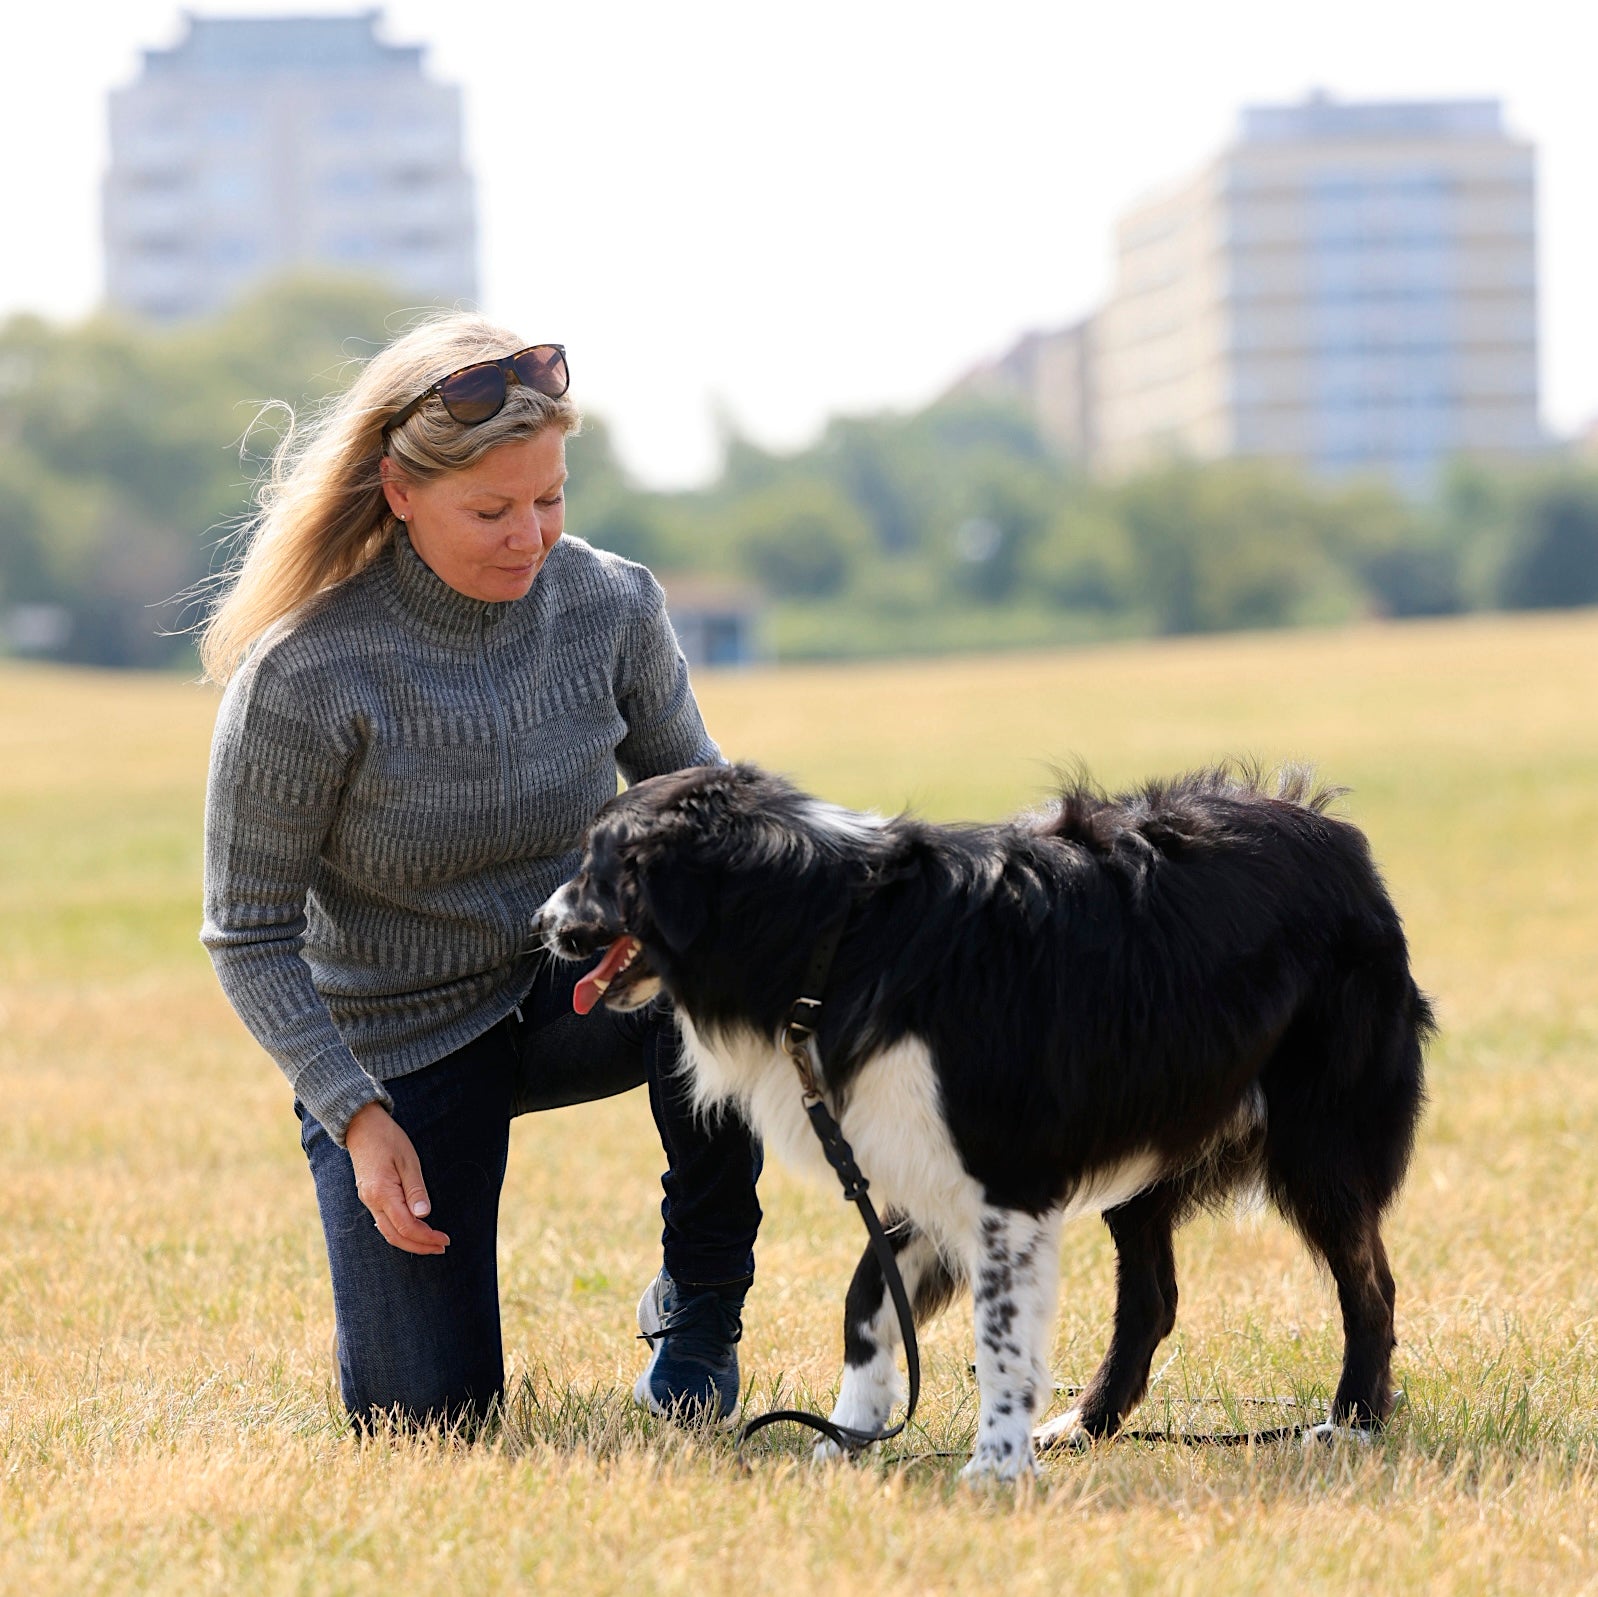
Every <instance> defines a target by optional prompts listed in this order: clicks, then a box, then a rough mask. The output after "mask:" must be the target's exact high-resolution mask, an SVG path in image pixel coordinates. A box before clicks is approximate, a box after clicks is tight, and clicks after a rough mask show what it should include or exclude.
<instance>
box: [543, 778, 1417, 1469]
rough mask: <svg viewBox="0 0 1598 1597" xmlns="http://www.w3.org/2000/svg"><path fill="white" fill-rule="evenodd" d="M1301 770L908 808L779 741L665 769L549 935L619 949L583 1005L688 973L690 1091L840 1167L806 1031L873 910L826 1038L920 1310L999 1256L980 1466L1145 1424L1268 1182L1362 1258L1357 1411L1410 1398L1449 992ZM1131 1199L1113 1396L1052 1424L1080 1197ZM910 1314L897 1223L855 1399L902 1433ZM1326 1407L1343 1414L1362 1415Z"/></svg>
mask: <svg viewBox="0 0 1598 1597" xmlns="http://www.w3.org/2000/svg"><path fill="white" fill-rule="evenodd" d="M1328 797H1329V795H1328V794H1326V793H1313V792H1311V791H1310V790H1309V787H1308V785H1307V783H1306V782H1305V780H1304V779H1303V778H1301V777H1288V778H1285V779H1282V780H1280V781H1278V783H1277V784H1276V785H1275V787H1274V788H1273V789H1271V790H1267V785H1266V784H1265V783H1263V782H1262V781H1261V780H1259V779H1258V778H1257V777H1254V776H1252V775H1250V774H1248V773H1241V772H1236V771H1231V770H1219V771H1209V772H1204V773H1200V774H1198V775H1194V776H1188V777H1185V778H1182V779H1180V780H1178V781H1174V782H1170V783H1167V784H1162V785H1151V786H1148V787H1146V788H1144V789H1142V790H1140V791H1137V792H1134V793H1129V794H1126V795H1123V796H1120V797H1116V798H1108V797H1105V796H1103V795H1102V794H1099V793H1096V792H1094V791H1091V790H1089V789H1087V788H1086V787H1072V788H1070V789H1069V790H1067V791H1066V792H1064V793H1062V794H1061V795H1060V797H1059V799H1058V800H1057V802H1055V803H1054V804H1053V805H1051V807H1050V808H1049V809H1048V811H1047V812H1046V813H1039V814H1036V815H1030V816H1027V817H1024V818H1022V819H1019V820H1017V821H1015V822H1013V823H1010V824H1007V825H998V826H958V827H956V826H934V825H930V824H927V823H925V822H922V821H919V820H915V819H913V818H909V817H904V816H901V817H899V818H898V819H895V820H889V821H882V820H879V819H878V818H876V817H872V816H863V815H857V814H854V813H851V812H849V811H846V810H841V809H839V808H837V807H835V806H833V805H829V804H825V803H822V802H820V801H818V800H816V799H814V798H811V797H809V796H807V795H805V794H803V793H800V792H798V791H796V790H795V789H794V788H793V787H792V786H791V785H789V784H788V783H787V782H785V781H783V780H782V779H780V778H778V777H775V776H771V775H768V774H766V773H764V772H762V771H759V770H756V769H754V768H752V767H750V766H746V765H740V766H731V767H724V766H720V767H709V766H707V767H701V768H697V769H694V770H689V771H684V772H680V773H678V774H676V775H673V776H664V777H656V778H654V779H652V780H650V781H645V782H640V783H639V784H638V785H637V786H635V787H633V788H631V789H629V790H628V791H627V792H626V793H624V794H622V795H621V796H619V797H618V798H617V799H616V800H615V801H614V802H613V803H611V804H610V805H608V806H607V807H606V808H605V809H604V810H603V811H602V812H601V813H600V815H599V817H598V818H597V819H596V820H595V822H594V825H593V827H592V829H591V830H590V833H589V836H588V840H587V847H586V850H585V853H584V856H583V862H582V868H581V870H580V871H579V873H578V875H577V876H576V877H575V878H574V879H573V880H572V881H570V882H568V883H567V884H566V885H565V886H564V887H562V888H561V889H560V890H559V891H558V892H557V893H556V894H555V895H554V896H553V897H552V898H551V899H550V900H549V902H548V903H547V904H546V905H545V906H544V908H543V911H542V912H541V915H540V930H541V933H542V935H543V937H544V939H545V942H546V945H547V947H548V948H549V949H550V950H552V951H553V952H554V953H556V954H557V955H560V956H561V957H564V958H568V959H579V958H587V957H591V956H592V955H593V954H594V953H596V952H598V951H599V950H604V951H605V952H604V955H603V958H602V959H601V961H600V963H599V965H598V967H597V968H596V969H595V970H594V971H593V972H591V973H590V974H589V975H588V976H586V977H585V978H584V979H583V981H582V982H581V983H579V987H578V993H577V1000H576V1001H577V1005H578V1007H579V1008H585V1007H588V1006H591V1005H592V1004H593V1003H594V1002H597V1001H598V1000H599V999H600V997H601V996H602V997H603V1001H604V1002H605V1003H606V1004H607V1005H609V1006H611V1007H612V1008H617V1009H629V1008H635V1007H637V1006H639V1005H641V1004H644V1003H647V1002H649V1001H650V1000H651V999H653V998H654V997H655V996H656V994H657V993H659V992H661V991H664V992H666V993H667V994H668V995H669V996H670V998H671V1000H672V1002H673V1003H674V1005H675V1007H676V1013H677V1018H678V1023H679V1025H680V1027H681V1030H682V1037H683V1044H684V1047H683V1056H684V1060H685V1064H686V1067H687V1068H688V1069H689V1070H690V1071H691V1072H692V1079H693V1090H694V1092H695V1094H696V1097H697V1099H698V1100H699V1101H700V1102H701V1103H702V1104H704V1105H706V1106H711V1105H718V1104H726V1103H730V1104H734V1105H736V1106H737V1108H738V1109H739V1110H740V1111H741V1112H742V1113H743V1114H744V1115H745V1116H746V1117H747V1118H748V1119H749V1120H750V1122H751V1123H752V1124H753V1125H754V1126H755V1127H756V1128H757V1130H758V1131H759V1132H760V1134H761V1136H762V1137H763V1138H764V1139H765V1142H766V1145H767V1147H768V1148H769V1149H771V1150H773V1151H775V1152H776V1153H778V1154H779V1155H780V1156H782V1157H784V1158H785V1159H787V1160H788V1161H790V1162H791V1163H793V1164H794V1165H797V1166H801V1167H810V1168H812V1169H815V1170H818V1171H819V1173H820V1174H821V1176H822V1178H823V1179H831V1177H830V1172H829V1170H828V1167H827V1165H826V1163H825V1161H824V1159H823V1157H822V1153H821V1150H820V1147H819V1144H818V1143H817V1142H816V1139H815V1138H814V1136H813V1134H812V1130H811V1127H810V1124H809V1122H808V1120H807V1119H806V1117H805V1114H804V1110H803V1106H802V1103H801V1093H800V1087H799V1083H798V1079H797V1077H796V1074H795V1069H794V1065H793V1063H792V1061H791V1060H790V1059H789V1057H788V1056H787V1055H786V1054H785V1053H784V1052H783V1050H782V1048H781V1046H780V1045H779V1035H780V1033H781V1031H782V1027H783V1024H784V1021H785V1019H786V1017H787V1015H788V1012H789V1007H790V1005H791V1004H792V1003H793V1001H794V999H795V998H797V997H799V996H801V993H802V986H803V979H804V976H805V973H806V970H807V965H808V964H809V962H810V960H811V955H812V945H813V943H814V942H815V941H816V939H817V938H818V936H820V935H822V931H823V929H824V928H826V927H829V926H835V925H836V924H837V923H838V921H839V919H840V917H846V919H844V920H843V931H842V934H841V938H840V939H839V940H838V942H837V946H836V952H835V955H834V957H833V959H832V962H831V967H830V973H829V975H828V976H827V979H826V984H825V991H824V992H823V993H819V994H809V995H806V996H812V997H819V998H821V999H822V1000H823V1004H822V1008H821V1012H820V1021H819V1029H818V1033H817V1039H816V1041H817V1051H818V1054H819V1058H820V1060H821V1062H822V1072H823V1078H824V1085H825V1091H826V1096H827V1098H828V1101H829V1103H830V1106H831V1108H832V1110H833V1112H834V1113H835V1114H836V1116H837V1117H838V1119H839V1121H840V1122H841V1124H842V1126H843V1130H844V1134H845V1135H846V1136H847V1138H848V1139H849V1141H850V1142H851V1143H852V1144H853V1146H854V1150H855V1154H856V1157H857V1159H858V1161H859V1164H860V1167H861V1169H862V1170H863V1171H864V1172H865V1174H866V1176H867V1177H868V1179H869V1181H870V1183H871V1187H872V1190H873V1193H874V1195H875V1196H876V1197H877V1199H878V1201H879V1203H880V1204H882V1205H883V1206H884V1208H885V1210H886V1212H887V1214H888V1216H889V1217H890V1219H891V1222H892V1224H893V1231H892V1237H893V1241H894V1247H895V1253H896V1257H897V1260H898V1263H899V1265H900V1268H901V1271H902V1273H903V1276H904V1279H905V1284H906V1287H907V1289H908V1291H909V1293H910V1295H911V1299H912V1302H913V1304H914V1307H915V1312H916V1318H917V1321H918V1322H919V1321H921V1320H922V1319H924V1318H926V1317H928V1316H930V1315H931V1314H933V1313H935V1312H936V1311H937V1310H938V1309H940V1308H941V1307H943V1305H945V1304H946V1303H947V1302H948V1301H949V1300H950V1299H951V1297H952V1296H953V1295H954V1294H955V1293H956V1291H957V1290H958V1289H959V1288H960V1287H961V1286H963V1285H965V1284H967V1283H969V1284H970V1286H971V1288H972V1290H973V1295H974V1298H975V1310H976V1370H977V1379H978V1383H979V1386H980V1388H981V1409H980V1417H979V1421H978V1429H977V1441H976V1449H975V1452H974V1454H973V1456H972V1458H971V1461H970V1463H969V1464H968V1465H967V1466H966V1471H965V1473H966V1474H967V1476H970V1477H982V1476H996V1477H999V1478H1009V1477H1012V1476H1015V1475H1017V1474H1018V1473H1021V1472H1023V1471H1026V1470H1029V1469H1032V1468H1033V1467H1034V1454H1033V1445H1034V1441H1037V1442H1038V1443H1042V1444H1048V1443H1053V1442H1059V1441H1072V1442H1080V1441H1086V1440H1090V1439H1095V1438H1100V1437H1106V1436H1109V1435H1111V1434H1113V1433H1114V1432H1115V1431H1116V1430H1117V1429H1118V1428H1119V1427H1120V1426H1121V1424H1122V1422H1123V1420H1124V1418H1125V1416H1126V1415H1127V1413H1128V1411H1129V1410H1130V1409H1131V1408H1132V1406H1133V1405H1134V1404H1135V1403H1137V1402H1138V1400H1139V1399H1140V1398H1141V1397H1142V1396H1143V1393H1144V1390H1145V1388H1146V1386H1147V1384H1148V1378H1149V1366H1150V1363H1151V1360H1152V1357H1153V1353H1154V1350H1155V1348H1156V1346H1157V1345H1158V1344H1159V1342H1160V1341H1161V1339H1162V1338H1163V1337H1165V1336H1166V1335H1168V1334H1169V1332H1170V1331H1171V1329H1172V1326H1173V1325H1174V1323H1175V1316H1176V1265H1175V1259H1174V1255H1173V1251H1172V1232H1173V1230H1174V1228H1175V1227H1176V1225H1177V1224H1178V1223H1179V1222H1180V1221H1181V1220H1182V1219H1183V1218H1185V1217H1186V1216H1187V1215H1189V1214H1191V1213H1192V1212H1193V1211H1194V1210H1195V1209H1196V1208H1198V1207H1199V1206H1202V1205H1206V1204H1213V1203H1217V1202H1218V1201H1219V1200H1222V1199H1224V1198H1225V1197H1226V1196H1227V1195H1228V1194H1230V1193H1233V1192H1235V1191H1236V1190H1237V1189H1239V1188H1242V1187H1249V1186H1252V1187H1255V1188H1260V1187H1262V1188H1263V1190H1264V1192H1265V1193H1266V1194H1267V1195H1268V1196H1269V1197H1270V1198H1271V1200H1272V1201H1273V1202H1274V1203H1275V1205H1276V1207H1277V1208H1278V1209H1279V1210H1280V1211H1281V1212H1282V1213H1283V1214H1284V1215H1285V1216H1286V1217H1287V1219H1288V1220H1289V1221H1291V1223H1292V1224H1293V1225H1294V1226H1295V1227H1296V1228H1297V1230H1298V1231H1299V1233H1300V1234H1301V1235H1302V1237H1303V1239H1304V1241H1305V1242H1306V1243H1307V1244H1308V1245H1309V1247H1310V1249H1311V1250H1312V1252H1313V1253H1314V1254H1315V1255H1316V1256H1317V1258H1319V1259H1320V1260H1322V1261H1324V1263H1325V1264H1326V1266H1327V1267H1328V1268H1329V1269H1330V1271H1331V1274H1332V1277H1333V1279H1334V1281H1335V1282H1336V1286H1337V1293H1338V1297H1339V1300H1340V1303H1341V1307H1342V1314H1343V1327H1344V1335H1345V1350H1344V1359H1343V1370H1342V1377H1341V1379H1340V1380H1339V1382H1338V1386H1337V1391H1336V1395H1335V1396H1334V1397H1333V1399H1332V1407H1331V1421H1330V1427H1357V1428H1368V1427H1372V1426H1376V1425H1379V1424H1381V1423H1382V1421H1383V1420H1385V1419H1386V1417H1387V1415H1388V1412H1389V1410H1390V1408H1391V1406H1392V1402H1393V1393H1392V1389H1391V1386H1390V1384H1389V1366H1390V1360H1391V1354H1392V1349H1393V1346H1394V1336H1393V1278H1392V1275H1391V1273H1390V1271H1389V1269H1388V1264H1387V1256H1386V1252H1385V1250H1384V1248H1383V1246H1382V1237H1381V1219H1382V1214H1383V1211H1384V1210H1385V1208H1386V1207H1387V1205H1388V1204H1389V1202H1390V1201H1391V1200H1392V1198H1393V1195H1394V1193H1395V1192H1396V1190H1397V1188H1398V1186H1399V1183H1400V1181H1401V1180H1402V1178H1403V1175H1404V1170H1405V1166H1406V1165H1407V1163H1408V1160H1409V1155H1410V1149H1411V1145H1412V1142H1413V1139H1414V1135H1415V1127H1416V1121H1417V1118H1418V1116H1419V1112H1420V1107H1421V1103H1422V1098H1423V1089H1422V1066H1421V1053H1422V1046H1423V1044H1424V1042H1425V1040H1426V1038H1427V1036H1428V1035H1429V1033H1430V1030H1431V1025H1432V1021H1431V1013H1430V1010H1429V1008H1428V1006H1427V1003H1426V1000H1425V998H1424V997H1423V996H1422V994H1421V993H1420V992H1419V991H1418V990H1417V988H1416V986H1415V983H1414V981H1413V980H1412V979H1411V976H1410V970H1409V959H1408V952H1407V949H1406V946H1405V941H1404V933H1403V930H1402V928H1401V926H1400V924H1399V918H1398V915H1397V913H1396V912H1395V911H1394V909H1393V906H1392V903H1391V901H1390V900H1389V898H1388V896H1387V893H1386V891H1385V890H1384V888H1383V886H1382V883H1381V880H1380V878H1379V877H1378V875H1377V873H1376V870H1375V868H1374V866H1373V865H1372V863H1371V858H1370V853H1369V850H1368V848H1367V846H1366V842H1365V839H1364V837H1363V835H1362V834H1361V833H1360V832H1359V831H1357V830H1356V829H1355V828H1354V827H1353V826H1350V825H1348V824H1347V823H1345V822H1342V821H1338V820H1335V819H1332V818H1331V817H1330V816H1328V815H1327V814H1326V808H1327V802H1328ZM1085 1211H1093V1212H1099V1213H1102V1214H1103V1216H1104V1219H1105V1222H1106V1224H1107V1225H1108V1226H1109V1229H1110V1232H1111V1235H1112V1236H1113V1238H1114V1240H1115V1245H1116V1249H1117V1265H1118V1268H1117V1286H1116V1304H1115V1326H1114V1332H1113V1335H1112V1338H1111V1342H1110V1347H1109V1351H1108V1353H1107V1354H1106V1355H1105V1358H1104V1361H1103V1363H1102V1364H1101V1365H1100V1367H1099V1370H1098V1372H1097V1374H1096V1375H1095V1376H1094V1377H1093V1379H1092V1381H1091V1383H1090V1384H1089V1386H1088V1387H1087V1389H1086V1391H1085V1392H1084V1394H1083V1396H1082V1398H1081V1400H1080V1402H1078V1404H1077V1405H1076V1406H1075V1407H1074V1408H1073V1409H1072V1410H1071V1411H1070V1412H1069V1413H1068V1414H1065V1415H1064V1416H1062V1417H1061V1418H1059V1419H1057V1420H1055V1421H1053V1422H1052V1423H1050V1424H1049V1425H1046V1426H1045V1427H1043V1429H1042V1430H1040V1431H1038V1432H1037V1433H1036V1435H1035V1436H1034V1432H1033V1422H1034V1420H1035V1419H1036V1418H1037V1416H1038V1415H1039V1413H1040V1411H1041V1410H1042V1408H1043V1407H1044V1406H1045V1405H1046V1403H1047V1401H1048V1397H1049V1394H1050V1392H1051V1391H1052V1382H1051V1377H1050V1373H1049V1370H1048V1366H1047V1362H1046V1361H1047V1355H1048V1352H1049V1345H1050V1334H1051V1327H1052V1321H1053V1315H1054V1308H1055V1300H1056V1295H1057V1288H1058V1274H1059V1265H1058V1247H1057V1242H1058V1237H1059V1231H1060V1226H1061V1224H1062V1222H1063V1221H1065V1220H1066V1219H1067V1218H1069V1217H1071V1216H1073V1215H1077V1214H1080V1213H1083V1212H1085ZM898 1340H899V1332H898V1325H897V1321H896V1317H895V1315H894V1312H893V1306H892V1302H891V1300H890V1299H889V1298H888V1296H887V1293H886V1291H885V1288H884V1282H883V1278H882V1273H881V1270H880V1268H879V1266H878V1265H877V1263H876V1260H875V1259H874V1257H873V1256H872V1254H871V1252H870V1251H869V1250H868V1251H867V1252H866V1254H865V1257H864V1258H863V1259H862V1260H861V1261H860V1265H859V1267H858V1268H857V1270H856V1272H855V1276H854V1280H853V1283H852V1284H851V1286H850V1288H849V1293H848V1299H847V1302H846V1306H845V1316H844V1375H843V1383H842V1387H841V1390H840V1394H839V1398H838V1403H837V1406H836V1408H835V1409H834V1411H833V1419H834V1420H835V1421H837V1422H838V1423H840V1424H842V1425H847V1426H851V1427H854V1428H857V1429H861V1430H875V1429H877V1428H878V1427H880V1426H881V1424H882V1423H883V1422H884V1421H885V1419H886V1418H887V1416H888V1414H889V1412H890V1410H891V1408H892V1406H893V1404H894V1403H895V1401H896V1400H897V1399H898V1397H899V1395H900V1387H901V1383H900V1379H899V1375H898V1370H897V1365H896V1362H895V1350H896V1347H897V1343H898ZM1330 1427H1328V1428H1330Z"/></svg>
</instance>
